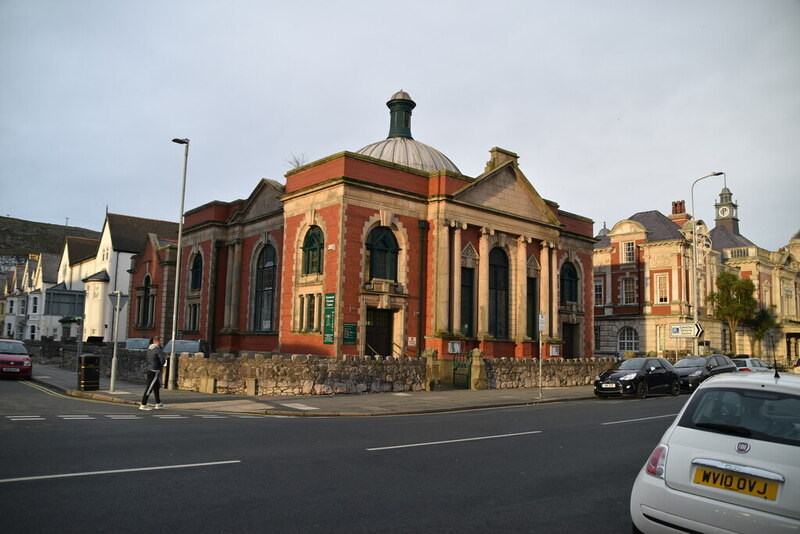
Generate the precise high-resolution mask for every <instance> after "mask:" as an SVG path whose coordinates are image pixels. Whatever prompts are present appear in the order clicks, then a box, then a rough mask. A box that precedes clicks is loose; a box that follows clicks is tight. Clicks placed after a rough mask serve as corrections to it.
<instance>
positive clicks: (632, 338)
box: [617, 326, 639, 352]
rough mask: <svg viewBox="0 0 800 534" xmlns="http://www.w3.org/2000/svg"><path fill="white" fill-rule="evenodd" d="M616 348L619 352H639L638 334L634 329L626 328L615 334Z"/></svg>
mask: <svg viewBox="0 0 800 534" xmlns="http://www.w3.org/2000/svg"><path fill="white" fill-rule="evenodd" d="M617 346H618V348H619V351H620V352H626V351H629V350H632V351H634V352H636V351H638V350H639V332H637V331H636V329H635V328H632V327H630V326H626V327H624V328H622V329H620V331H619V334H617Z"/></svg>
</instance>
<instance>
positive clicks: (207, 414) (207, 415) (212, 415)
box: [195, 413, 228, 419]
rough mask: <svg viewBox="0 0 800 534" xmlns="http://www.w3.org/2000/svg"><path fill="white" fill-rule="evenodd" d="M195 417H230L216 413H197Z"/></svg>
mask: <svg viewBox="0 0 800 534" xmlns="http://www.w3.org/2000/svg"><path fill="white" fill-rule="evenodd" d="M195 417H201V418H203V419H227V418H228V417H227V416H226V415H217V414H215V413H204V414H199V415H195Z"/></svg>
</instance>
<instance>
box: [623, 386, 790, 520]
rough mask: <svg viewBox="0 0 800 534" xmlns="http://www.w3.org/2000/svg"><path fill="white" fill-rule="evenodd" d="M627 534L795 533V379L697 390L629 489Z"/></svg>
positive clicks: (706, 387) (707, 387)
mask: <svg viewBox="0 0 800 534" xmlns="http://www.w3.org/2000/svg"><path fill="white" fill-rule="evenodd" d="M630 513H631V519H632V521H633V532H635V533H636V532H645V533H650V532H656V533H658V532H670V533H675V532H682V533H686V532H702V533H707V534H709V533H710V534H714V533H734V532H735V533H740V534H747V533H757V534H767V533H769V534H777V533H783V532H786V533H788V532H793V533H795V534H796V533H798V532H800V376H797V375H787V374H785V373H784V374H781V375H780V376H778V377H776V376H775V375H774V374H767V373H726V374H724V375H719V376H715V377H711V378H709V379H708V380H706V381H705V382H703V383H702V384H700V386H699V387H698V388H697V390H696V391H695V392H694V394H693V395H692V397H691V398H690V399H689V401H688V402H687V403H686V405H685V406H684V407H683V409H682V410H681V412H680V413H679V414H678V416H677V418H676V419H675V421H674V422H673V423H672V425H671V426H670V427H669V428H668V429H667V431H666V432H665V433H664V435H663V437H662V438H661V442H660V443H659V444H658V446H657V447H656V448H655V449H654V450H653V453H652V454H651V455H650V458H649V459H648V460H647V463H646V464H645V465H644V467H642V470H641V471H640V472H639V474H638V476H637V477H636V480H635V482H634V483H633V489H632V490H631V502H630Z"/></svg>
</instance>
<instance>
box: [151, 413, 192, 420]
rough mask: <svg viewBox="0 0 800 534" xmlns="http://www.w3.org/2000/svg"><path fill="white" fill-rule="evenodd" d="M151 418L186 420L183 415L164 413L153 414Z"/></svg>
mask: <svg viewBox="0 0 800 534" xmlns="http://www.w3.org/2000/svg"><path fill="white" fill-rule="evenodd" d="M153 417H158V418H159V419H188V417H187V416H185V415H179V414H166V413H159V414H153Z"/></svg>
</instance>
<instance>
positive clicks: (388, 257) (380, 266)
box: [366, 226, 400, 282]
mask: <svg viewBox="0 0 800 534" xmlns="http://www.w3.org/2000/svg"><path fill="white" fill-rule="evenodd" d="M399 252H400V247H399V246H398V245H397V238H395V237H394V234H393V233H392V230H391V229H390V228H389V227H387V226H378V227H377V228H375V229H373V230H372V231H371V232H370V233H369V235H368V236H367V267H368V269H369V272H367V277H366V278H367V280H372V279H373V278H380V279H382V280H393V281H395V282H397V255H398V253H399Z"/></svg>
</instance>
